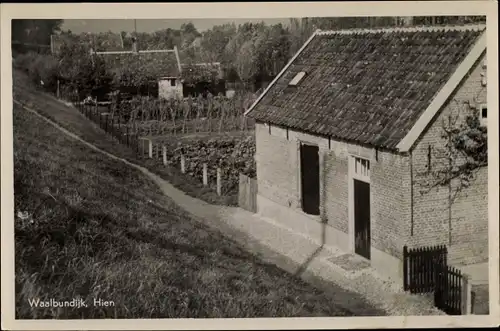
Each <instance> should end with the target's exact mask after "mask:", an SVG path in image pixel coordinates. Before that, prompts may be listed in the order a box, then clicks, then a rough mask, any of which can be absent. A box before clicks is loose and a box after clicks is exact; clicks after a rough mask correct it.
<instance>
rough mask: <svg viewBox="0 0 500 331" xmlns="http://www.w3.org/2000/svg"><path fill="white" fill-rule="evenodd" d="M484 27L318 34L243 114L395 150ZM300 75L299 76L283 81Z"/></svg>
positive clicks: (340, 138) (334, 137) (323, 32)
mask: <svg viewBox="0 0 500 331" xmlns="http://www.w3.org/2000/svg"><path fill="white" fill-rule="evenodd" d="M483 31H484V27H474V28H473V27H470V28H468V27H460V28H459V27H457V28H451V27H441V28H427V29H426V28H407V29H404V28H402V29H401V28H400V29H380V30H357V31H356V30H350V31H348V30H344V31H317V32H316V33H315V34H314V35H313V36H312V37H311V38H310V39H309V40H308V41H307V42H306V44H304V46H303V47H302V49H301V50H299V52H298V53H297V54H296V55H295V56H294V58H292V60H291V61H290V62H289V63H288V65H287V66H286V67H285V68H284V69H283V70H282V72H281V73H280V74H279V75H278V76H277V77H276V79H275V80H274V81H273V82H272V83H271V84H270V85H269V86H268V88H267V89H266V90H265V91H264V92H263V94H262V95H261V96H260V97H259V99H257V100H256V102H255V103H254V104H253V105H252V106H251V107H250V108H249V109H248V110H247V112H246V114H247V116H249V117H252V118H254V119H256V120H258V121H262V122H267V123H271V124H275V125H280V126H285V127H289V128H292V129H298V130H302V131H306V132H310V133H313V134H318V135H324V136H329V137H331V138H333V139H339V140H347V141H352V142H356V143H361V144H366V145H371V146H375V147H380V148H387V149H393V150H395V149H397V146H398V143H399V142H400V141H401V140H402V139H403V138H405V136H406V135H407V134H408V133H409V131H410V130H411V129H412V128H413V127H414V125H415V123H416V122H417V121H418V120H419V118H420V117H421V115H422V114H423V113H424V112H425V111H426V109H427V108H428V107H429V105H430V104H431V102H432V101H433V99H434V98H435V96H436V95H437V94H438V92H439V91H440V90H441V89H442V87H443V86H444V85H445V84H446V83H447V82H448V81H449V80H450V77H451V76H452V75H453V73H454V72H455V71H457V68H458V67H459V65H460V64H461V63H462V62H464V59H465V58H466V57H467V56H468V54H469V53H470V51H471V49H472V47H473V46H474V45H475V44H476V43H477V41H478V39H479V38H480V37H481V36H482V32H483ZM484 47H485V44H484ZM483 51H484V50H483ZM471 66H472V65H471ZM469 69H470V68H469ZM300 72H305V75H304V77H303V78H302V79H301V80H300V81H299V83H298V84H297V85H296V86H289V83H290V81H292V80H293V79H294V77H295V76H296V75H297V74H298V73H300ZM463 76H465V73H464V74H463ZM462 78H463V77H462ZM449 93H450V94H451V93H452V91H449ZM443 102H444V101H443ZM422 130H423V129H422Z"/></svg>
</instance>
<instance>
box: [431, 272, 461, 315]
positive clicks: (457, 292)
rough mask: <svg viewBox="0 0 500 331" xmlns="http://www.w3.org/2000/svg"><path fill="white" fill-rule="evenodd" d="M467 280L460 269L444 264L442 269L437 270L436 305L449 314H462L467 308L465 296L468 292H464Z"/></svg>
mask: <svg viewBox="0 0 500 331" xmlns="http://www.w3.org/2000/svg"><path fill="white" fill-rule="evenodd" d="M466 282H467V280H466V279H465V278H464V277H463V275H462V273H461V272H460V270H458V269H456V268H453V267H451V266H442V269H441V270H437V272H436V282H435V289H434V305H435V306H436V307H437V308H439V309H441V310H442V311H444V312H445V313H446V314H448V315H462V313H463V311H464V310H466V309H467V307H466V305H464V304H465V303H466V301H467V299H466V298H464V296H465V294H466V293H463V292H465V291H464V290H465V289H464V285H465V283H466Z"/></svg>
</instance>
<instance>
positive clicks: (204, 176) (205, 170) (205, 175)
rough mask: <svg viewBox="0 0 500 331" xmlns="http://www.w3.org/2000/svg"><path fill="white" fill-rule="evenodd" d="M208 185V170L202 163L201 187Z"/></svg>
mask: <svg viewBox="0 0 500 331" xmlns="http://www.w3.org/2000/svg"><path fill="white" fill-rule="evenodd" d="M207 185H208V169H207V164H206V163H203V186H207Z"/></svg>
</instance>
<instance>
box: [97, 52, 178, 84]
mask: <svg viewBox="0 0 500 331" xmlns="http://www.w3.org/2000/svg"><path fill="white" fill-rule="evenodd" d="M97 55H98V56H101V57H102V58H103V60H104V62H105V63H106V66H107V68H108V70H110V71H111V72H113V73H115V74H119V73H122V74H125V73H129V74H130V75H139V74H140V75H141V76H142V77H147V78H148V79H157V78H161V77H179V76H180V63H179V61H178V58H177V56H176V53H175V50H157V51H145V50H144V51H139V52H138V53H135V52H131V51H128V52H97Z"/></svg>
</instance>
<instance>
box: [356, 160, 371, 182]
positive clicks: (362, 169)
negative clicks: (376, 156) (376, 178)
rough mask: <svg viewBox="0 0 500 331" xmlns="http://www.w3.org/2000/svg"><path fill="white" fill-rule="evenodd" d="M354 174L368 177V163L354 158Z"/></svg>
mask: <svg viewBox="0 0 500 331" xmlns="http://www.w3.org/2000/svg"><path fill="white" fill-rule="evenodd" d="M354 173H355V174H356V175H358V176H361V177H370V161H368V160H366V159H362V158H359V157H354Z"/></svg>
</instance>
